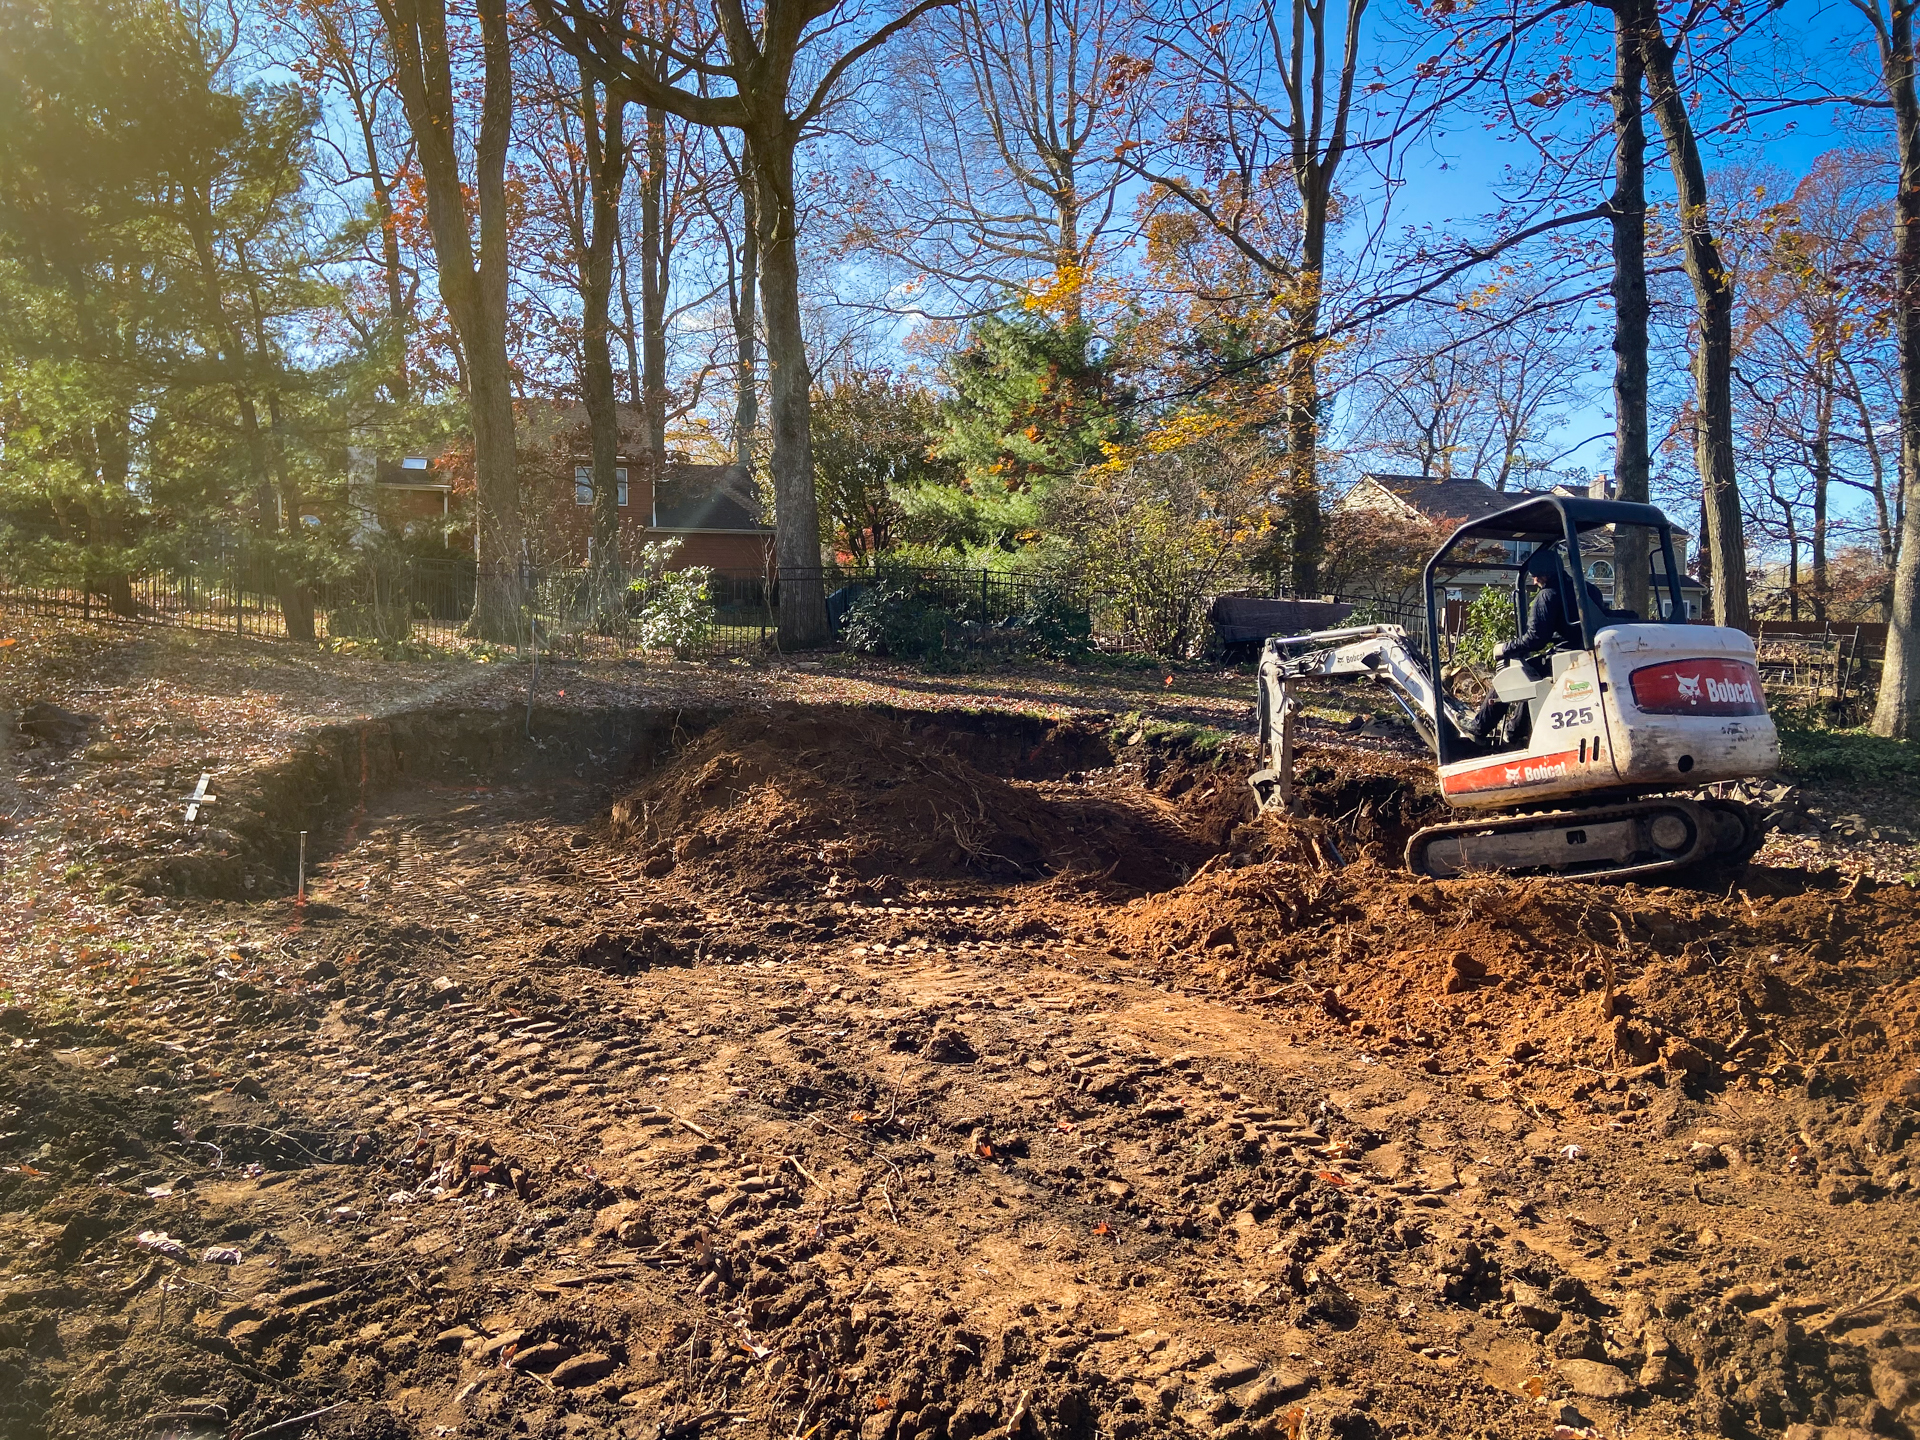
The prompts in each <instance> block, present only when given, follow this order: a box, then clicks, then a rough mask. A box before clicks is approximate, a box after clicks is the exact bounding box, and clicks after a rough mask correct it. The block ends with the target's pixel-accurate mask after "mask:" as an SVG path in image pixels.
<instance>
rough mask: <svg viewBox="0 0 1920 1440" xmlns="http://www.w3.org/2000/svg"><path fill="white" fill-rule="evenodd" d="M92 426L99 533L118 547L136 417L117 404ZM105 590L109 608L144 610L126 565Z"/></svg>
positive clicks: (131, 612)
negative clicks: (95, 455)
mask: <svg viewBox="0 0 1920 1440" xmlns="http://www.w3.org/2000/svg"><path fill="white" fill-rule="evenodd" d="M92 429H93V438H94V445H95V451H96V454H97V456H98V459H99V468H98V472H97V473H98V474H99V477H100V507H99V516H98V520H97V522H96V524H95V527H94V528H95V533H96V535H97V537H98V539H99V540H100V542H101V543H102V546H103V547H110V548H112V549H115V550H118V549H119V548H120V543H121V540H122V538H123V537H122V535H121V532H120V516H121V506H122V505H124V504H125V503H126V496H127V479H128V477H129V476H130V475H131V473H132V468H133V417H132V416H131V415H129V414H128V413H127V411H126V410H125V409H124V408H122V407H120V406H117V405H116V406H114V407H113V409H112V411H111V412H110V415H109V418H108V419H107V421H106V422H105V423H104V424H99V423H96V424H95V425H94V426H93V427H92ZM101 590H102V591H103V593H104V594H105V595H106V600H107V609H108V610H109V611H111V612H112V613H113V614H115V615H118V616H120V617H121V618H122V619H127V620H130V619H132V618H133V617H134V616H136V615H138V614H139V613H140V605H139V602H138V601H136V600H135V599H134V598H133V577H132V576H130V575H129V574H127V572H126V571H125V570H124V569H120V568H118V567H116V568H115V569H114V570H113V571H112V572H111V573H109V574H107V575H106V576H104V577H103V578H102V582H101Z"/></svg>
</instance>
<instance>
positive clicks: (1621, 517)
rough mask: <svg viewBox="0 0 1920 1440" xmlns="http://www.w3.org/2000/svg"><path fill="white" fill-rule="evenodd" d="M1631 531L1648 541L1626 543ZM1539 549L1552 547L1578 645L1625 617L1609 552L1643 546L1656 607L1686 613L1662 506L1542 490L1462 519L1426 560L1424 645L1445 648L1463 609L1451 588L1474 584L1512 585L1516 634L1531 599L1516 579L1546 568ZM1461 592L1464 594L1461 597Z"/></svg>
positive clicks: (1437, 650)
mask: <svg viewBox="0 0 1920 1440" xmlns="http://www.w3.org/2000/svg"><path fill="white" fill-rule="evenodd" d="M1636 531H1637V532H1639V535H1638V536H1637V537H1636V536H1634V532H1636ZM1629 538H1638V539H1643V540H1644V548H1642V546H1641V545H1638V544H1624V545H1623V543H1622V542H1623V540H1628V539H1629ZM1543 550H1550V551H1552V552H1553V553H1554V555H1555V556H1556V558H1557V560H1558V562H1559V563H1558V564H1557V565H1554V566H1552V571H1553V572H1554V578H1555V580H1556V581H1557V583H1558V584H1559V586H1560V594H1561V599H1562V602H1563V603H1564V605H1565V608H1566V613H1567V615H1568V616H1569V617H1573V616H1578V618H1579V625H1580V632H1581V634H1580V645H1581V648H1583V649H1591V648H1592V647H1593V643H1594V637H1595V636H1597V635H1598V634H1599V633H1600V631H1601V630H1603V629H1604V628H1606V627H1607V626H1608V625H1616V624H1623V623H1629V622H1628V620H1627V617H1626V616H1625V615H1624V614H1622V613H1621V612H1620V611H1616V610H1613V609H1612V608H1611V607H1610V606H1609V604H1608V603H1607V597H1606V596H1605V595H1604V594H1603V593H1602V590H1603V589H1606V590H1610V591H1612V593H1613V595H1614V596H1616V597H1619V598H1627V597H1628V596H1630V595H1631V590H1630V589H1628V588H1626V587H1622V586H1621V585H1620V584H1619V583H1618V582H1619V580H1620V579H1621V578H1622V577H1621V576H1620V574H1619V573H1618V571H1617V569H1616V559H1615V557H1616V556H1619V555H1621V554H1626V555H1632V554H1633V553H1634V552H1636V551H1638V552H1639V553H1641V554H1644V555H1645V556H1646V559H1647V565H1648V575H1647V589H1648V590H1649V591H1651V592H1652V598H1653V599H1654V601H1655V603H1656V604H1660V602H1662V601H1664V602H1665V604H1664V605H1661V607H1660V608H1661V609H1662V610H1664V611H1666V613H1668V614H1670V615H1673V616H1676V617H1678V616H1684V615H1685V614H1686V613H1687V612H1686V605H1685V602H1684V600H1683V599H1682V598H1681V593H1680V567H1679V566H1678V565H1677V564H1676V563H1675V561H1674V555H1673V527H1672V525H1671V524H1670V523H1669V522H1668V520H1667V517H1666V516H1665V515H1664V514H1662V513H1661V511H1660V510H1659V508H1658V507H1656V506H1653V505H1635V504H1631V503H1629V502H1627V501H1624V500H1593V499H1588V498H1587V497H1585V496H1578V495H1540V496H1536V497H1535V498H1533V499H1531V500H1524V501H1522V502H1521V503H1520V504H1518V505H1514V506H1510V507H1509V508H1507V509H1505V510H1501V511H1498V512H1496V513H1495V514H1492V515H1489V516H1487V517H1485V518H1484V519H1480V520H1472V521H1469V522H1468V523H1467V524H1465V525H1462V526H1461V527H1460V528H1459V529H1458V530H1456V531H1454V532H1453V534H1452V535H1451V536H1449V537H1448V539H1447V543H1446V544H1444V545H1442V546H1441V547H1440V549H1439V550H1438V551H1436V552H1435V554H1434V556H1433V558H1432V559H1431V560H1429V561H1428V562H1427V569H1426V596H1427V653H1428V654H1429V655H1432V656H1435V657H1441V656H1444V655H1445V653H1446V651H1445V650H1444V649H1443V648H1442V646H1441V641H1442V638H1443V633H1444V634H1445V635H1447V636H1451V635H1452V634H1454V633H1457V626H1458V616H1459V614H1460V609H1459V608H1458V606H1457V605H1450V603H1449V602H1452V601H1455V600H1456V596H1455V595H1450V594H1449V593H1448V592H1449V591H1455V592H1463V591H1464V589H1466V588H1467V587H1469V586H1471V587H1472V588H1474V589H1476V590H1483V589H1485V588H1487V587H1488V586H1490V585H1501V586H1511V587H1512V589H1513V600H1514V607H1515V623H1516V630H1515V633H1516V634H1517V633H1518V630H1519V628H1520V627H1524V626H1525V624H1526V610H1527V604H1528V600H1529V598H1530V597H1529V596H1528V594H1527V589H1526V586H1525V584H1524V583H1523V580H1522V577H1523V575H1524V573H1525V572H1526V571H1527V570H1528V569H1529V568H1530V566H1531V567H1532V568H1534V569H1536V570H1538V569H1540V568H1542V567H1541V561H1540V559H1539V555H1540V552H1541V551H1543ZM1569 557H1578V564H1577V566H1576V565H1573V564H1570V563H1569ZM1509 576H1510V577H1511V579H1509V578H1507V577H1509ZM1458 599H1460V600H1464V595H1463V594H1462V595H1460V596H1459V597H1458ZM1659 618H1660V617H1659V615H1658V614H1657V613H1656V614H1655V615H1652V616H1639V615H1635V616H1634V617H1633V619H1635V620H1641V619H1650V620H1653V621H1654V622H1655V623H1659Z"/></svg>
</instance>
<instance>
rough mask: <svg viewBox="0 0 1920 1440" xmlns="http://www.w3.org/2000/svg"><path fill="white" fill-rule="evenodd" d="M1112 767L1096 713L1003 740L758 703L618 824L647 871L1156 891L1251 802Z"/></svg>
mask: <svg viewBox="0 0 1920 1440" xmlns="http://www.w3.org/2000/svg"><path fill="white" fill-rule="evenodd" d="M1089 762H1094V765H1095V768H1093V769H1086V768H1077V767H1084V766H1086V765H1088V763H1089ZM1111 765H1112V752H1111V751H1110V750H1109V749H1108V748H1107V747H1106V744H1105V740H1104V736H1103V735H1102V733H1101V732H1100V731H1099V730H1098V729H1096V728H1095V727H1093V726H1090V725H1086V724H1077V725H1046V726H1044V727H1037V728H1036V727H1016V728H1015V729H1013V730H1011V731H1009V732H1008V733H1006V734H1004V735H1001V736H998V737H997V738H996V737H995V736H994V735H991V734H987V735H983V734H982V733H981V732H980V731H979V730H978V729H975V728H969V727H967V726H966V725H964V724H957V723H955V722H953V721H951V720H949V719H946V718H945V717H942V718H940V719H933V718H929V717H926V716H921V717H918V718H917V719H915V718H910V717H907V716H904V715H898V714H891V713H887V712H875V711H873V710H870V709H861V710H854V709H846V710H829V711H821V710H819V709H811V710H805V711H802V710H799V709H792V710H784V711H775V712H773V713H771V714H769V713H764V712H763V713H759V714H747V715H739V716H735V717H734V718H733V719H730V720H728V721H726V722H725V723H723V724H721V725H719V726H717V727H715V728H714V729H713V730H711V731H709V732H707V733H706V734H705V735H703V736H701V737H700V739H698V740H696V741H695V742H694V743H693V744H692V745H690V746H689V747H688V748H687V749H686V750H685V751H683V752H682V753H681V754H680V755H679V756H677V757H676V758H675V759H674V760H673V761H672V762H671V763H670V764H669V765H668V766H666V767H665V768H664V769H663V770H662V771H660V772H659V773H658V774H656V775H655V776H654V777H653V778H652V779H650V780H649V781H648V782H647V783H646V784H645V785H643V786H641V787H640V788H638V789H636V790H634V791H632V792H630V793H629V794H627V795H626V796H624V797H623V798H621V799H620V800H619V801H617V802H616V803H615V805H614V807H613V811H612V825H613V832H614V835H615V837H616V839H617V840H619V841H621V842H623V843H625V844H627V845H629V846H632V847H635V848H638V849H641V850H643V851H645V852H646V854H647V860H646V862H645V864H646V866H647V868H648V870H649V873H658V874H664V873H666V872H667V871H668V870H670V869H672V868H674V867H675V866H677V865H682V864H689V863H691V864H695V865H704V866H706V867H708V868H716V869H721V868H723V869H724V870H725V872H726V874H727V877H728V879H729V880H730V881H731V882H732V883H734V884H744V885H745V886H746V887H748V888H751V889H755V890H772V891H785V890H794V889H803V888H814V887H818V888H823V889H824V890H826V891H827V892H829V893H837V892H841V891H846V890H852V889H854V888H856V887H866V888H868V889H877V890H879V891H881V892H884V891H885V890H887V889H888V888H889V887H888V885H887V884H886V881H888V880H893V881H895V882H896V883H897V882H898V881H901V880H906V879H913V880H968V879H971V880H985V881H1013V880H1024V879H1035V878H1039V877H1042V876H1047V875H1054V874H1063V873H1068V872H1076V873H1082V874H1086V875H1090V876H1097V877H1100V879H1101V880H1103V881H1108V882H1112V883H1115V884H1119V885H1128V886H1133V887H1136V888H1142V889H1155V888H1161V887H1164V886H1166V885H1170V884H1176V883H1178V882H1179V881H1180V880H1182V879H1184V878H1186V877H1187V876H1188V875H1190V874H1191V873H1192V872H1193V870H1194V869H1195V868H1196V867H1197V866H1198V865H1199V864H1201V863H1202V862H1204V861H1205V860H1206V859H1207V858H1208V857H1209V856H1210V855H1211V854H1212V853H1214V851H1215V850H1216V849H1217V848H1218V846H1219V845H1220V843H1221V842H1222V840H1223V839H1224V835H1225V831H1226V828H1227V825H1228V824H1229V823H1230V822H1231V820H1233V819H1236V818H1237V816H1238V812H1239V811H1240V809H1241V808H1242V806H1243V801H1242V799H1241V795H1240V792H1238V791H1237V790H1233V788H1232V787H1230V786H1228V785H1227V784H1226V782H1224V781H1222V782H1221V783H1220V784H1217V785H1213V786H1210V787H1203V788H1201V789H1199V790H1195V789H1194V787H1193V785H1192V780H1191V774H1190V771H1191V767H1184V768H1182V769H1180V771H1179V773H1178V775H1177V776H1176V775H1175V774H1174V773H1173V772H1171V771H1169V772H1168V774H1167V784H1168V785H1169V786H1173V785H1175V784H1180V782H1184V784H1181V788H1182V789H1184V790H1189V791H1193V793H1192V794H1191V795H1190V796H1187V797H1186V798H1185V799H1184V802H1183V804H1181V805H1179V806H1176V805H1174V804H1172V803H1170V802H1168V801H1166V800H1164V799H1162V798H1160V797H1158V796H1155V795H1152V794H1150V793H1141V792H1140V791H1139V790H1138V789H1137V787H1135V788H1129V789H1128V792H1127V793H1125V794H1124V795H1123V794H1122V793H1121V787H1116V786H1112V785H1106V784H1103V783H1102V780H1103V778H1111V777H1110V776H1109V775H1108V774H1107V768H1106V767H1109V766H1111ZM1009 776H1019V777H1024V778H1007V777H1009ZM1229 792H1231V793H1229ZM1222 810H1225V811H1228V812H1231V813H1230V814H1225V815H1223V814H1219V813H1216V812H1219V811H1222Z"/></svg>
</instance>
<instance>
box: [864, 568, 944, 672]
mask: <svg viewBox="0 0 1920 1440" xmlns="http://www.w3.org/2000/svg"><path fill="white" fill-rule="evenodd" d="M952 623H953V617H952V616H951V615H949V614H948V613H947V612H946V611H945V610H944V609H942V608H941V607H940V606H938V605H930V604H928V603H927V602H926V601H925V600H922V599H921V598H920V597H919V596H917V595H914V594H913V593H912V592H911V591H908V590H905V589H902V588H900V587H898V586H892V585H875V586H874V587H873V588H871V589H870V590H868V591H867V592H866V593H865V594H863V595H862V596H861V597H860V598H859V599H858V600H856V601H854V602H853V606H852V608H851V609H849V610H848V611H847V618H846V619H845V620H843V621H842V622H841V624H840V636H841V639H842V640H843V641H844V642H845V644H846V647H847V648H848V649H849V650H851V651H853V652H854V653H855V654H856V655H885V656H889V657H891V658H892V659H895V660H930V659H932V658H933V657H935V656H937V655H940V654H943V653H944V652H945V651H946V648H947V630H948V627H949V626H951V625H952Z"/></svg>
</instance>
